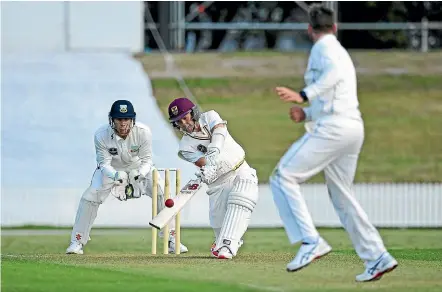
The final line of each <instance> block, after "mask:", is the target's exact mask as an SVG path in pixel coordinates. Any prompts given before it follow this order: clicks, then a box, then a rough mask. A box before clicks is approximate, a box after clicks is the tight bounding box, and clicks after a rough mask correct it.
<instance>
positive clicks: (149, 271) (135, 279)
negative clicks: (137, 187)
mask: <svg viewBox="0 0 442 292" xmlns="http://www.w3.org/2000/svg"><path fill="white" fill-rule="evenodd" d="M8 231H9V232H11V231H10V230H3V232H2V243H1V247H2V258H1V259H2V281H1V288H2V291H5V292H6V291H44V292H51V291H57V292H58V291H103V292H111V291H124V292H130V291H223V292H227V291H361V290H362V291H367V290H369V291H374V290H376V291H400V292H402V291H442V276H441V275H442V233H441V230H440V229H439V230H433V229H422V230H418V229H406V230H399V229H383V230H381V231H380V232H381V235H382V236H383V238H384V240H385V243H386V245H387V246H388V247H389V249H390V251H391V253H392V254H393V256H395V257H396V258H397V260H398V262H399V267H398V268H397V269H396V270H395V271H393V272H392V273H390V274H387V275H385V276H384V277H383V279H382V280H381V281H377V282H372V283H356V282H355V281H354V277H355V275H356V274H358V273H359V272H361V271H362V262H361V261H360V260H359V258H358V257H357V256H356V255H355V253H354V251H353V249H352V246H351V243H350V241H349V239H348V237H347V235H346V233H345V232H344V231H343V230H341V229H322V230H320V232H321V234H322V235H323V237H324V238H325V239H326V240H328V241H329V243H330V244H331V245H332V246H333V248H334V251H333V252H332V253H331V254H330V255H328V256H326V257H324V258H322V259H320V260H318V261H317V262H315V263H312V264H311V265H310V266H309V267H307V268H305V269H303V270H301V271H299V272H296V273H287V272H286V271H285V266H286V264H287V262H288V261H290V260H291V259H292V257H293V256H294V254H295V251H296V249H297V247H293V246H290V245H289V244H288V242H287V238H286V235H285V232H284V231H283V229H250V230H249V231H248V233H247V234H246V236H245V238H244V239H245V244H244V246H243V247H242V248H241V249H240V254H239V255H238V257H237V258H235V259H234V260H231V261H220V260H217V259H214V258H211V257H209V248H210V244H211V242H212V238H213V236H212V231H211V230H209V229H184V230H183V233H182V236H183V242H184V243H185V244H186V245H187V246H188V247H189V249H190V252H189V253H187V254H185V255H180V256H176V255H157V256H152V255H150V229H145V230H143V229H138V230H98V229H94V230H92V235H91V236H92V241H90V242H89V244H88V245H87V247H86V249H85V254H84V255H82V256H78V255H65V254H64V251H65V249H66V247H67V244H68V242H69V232H70V231H69V230H33V232H45V233H42V234H40V235H37V234H35V235H28V236H19V235H11V234H7V232H8ZM13 231H15V230H13ZM15 232H24V231H23V230H16V231H15ZM158 251H159V252H161V241H160V242H159V244H158Z"/></svg>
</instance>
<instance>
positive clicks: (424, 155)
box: [145, 64, 442, 183]
mask: <svg viewBox="0 0 442 292" xmlns="http://www.w3.org/2000/svg"><path fill="white" fill-rule="evenodd" d="M145 66H147V67H149V64H145ZM427 67H428V64H427ZM213 70H214V71H216V69H215V68H213ZM429 74H430V75H427V76H423V75H396V76H395V75H373V74H361V75H360V76H359V81H358V86H359V99H360V103H361V111H362V113H363V116H364V119H365V126H366V139H365V145H364V147H363V150H362V153H361V157H360V162H359V168H358V171H357V174H356V179H355V180H356V182H440V181H441V178H442V151H440V149H441V145H442V79H441V77H440V75H435V74H433V75H432V74H431V73H429ZM298 76H299V75H298ZM152 82H153V88H154V94H155V97H156V98H157V101H158V105H159V107H160V108H161V110H162V111H163V112H164V113H166V112H167V105H168V103H169V102H170V101H171V100H173V98H176V97H180V96H182V95H183V93H182V90H181V89H180V87H179V86H178V84H177V82H176V81H175V80H174V79H170V78H165V79H161V78H160V79H153V81H152ZM186 83H187V84H188V86H189V88H190V90H191V91H192V93H193V94H194V95H195V96H196V97H197V99H198V103H199V104H200V106H201V107H202V108H203V110H210V109H215V110H216V111H218V112H219V113H220V114H221V116H222V117H223V118H224V119H226V120H227V121H228V127H229V130H230V132H231V134H232V135H233V136H234V137H235V139H236V140H237V141H238V142H239V143H240V144H242V145H243V146H244V148H245V149H246V153H247V160H248V161H249V163H250V164H251V165H252V166H253V167H254V168H256V169H257V171H258V176H259V179H260V182H261V183H265V182H267V181H268V177H269V175H270V174H271V172H272V170H273V168H274V166H275V165H276V164H277V162H278V160H279V159H280V157H281V156H282V155H283V154H284V152H285V151H286V150H287V149H288V147H289V146H290V145H291V143H292V142H293V141H295V140H296V139H297V138H299V137H300V136H301V135H302V133H303V132H304V126H303V124H294V123H293V122H291V121H290V120H289V118H288V111H289V108H290V105H289V104H284V103H282V102H280V101H279V98H278V97H277V96H276V94H275V93H274V92H273V89H274V87H275V86H278V85H285V86H290V87H293V88H302V85H303V80H302V78H299V77H298V78H289V77H273V76H272V75H268V76H266V77H259V76H258V77H257V76H253V75H251V76H245V77H244V76H243V77H235V78H234V77H229V78H201V77H198V78H194V77H192V78H186ZM321 181H323V178H322V176H317V177H315V178H314V179H313V180H312V182H321Z"/></svg>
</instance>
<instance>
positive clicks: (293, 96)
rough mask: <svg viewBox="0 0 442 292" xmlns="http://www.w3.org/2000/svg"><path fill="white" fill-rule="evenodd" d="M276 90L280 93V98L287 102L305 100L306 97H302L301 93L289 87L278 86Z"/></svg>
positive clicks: (301, 101)
mask: <svg viewBox="0 0 442 292" xmlns="http://www.w3.org/2000/svg"><path fill="white" fill-rule="evenodd" d="M275 91H276V94H278V95H279V98H280V99H281V100H283V101H285V102H296V103H303V102H304V99H303V98H302V96H301V95H299V93H297V92H296V91H293V90H291V89H289V88H287V87H276V88H275Z"/></svg>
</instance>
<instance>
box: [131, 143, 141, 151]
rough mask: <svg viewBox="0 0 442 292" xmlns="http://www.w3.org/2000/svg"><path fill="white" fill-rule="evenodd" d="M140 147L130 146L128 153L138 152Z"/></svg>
mask: <svg viewBox="0 0 442 292" xmlns="http://www.w3.org/2000/svg"><path fill="white" fill-rule="evenodd" d="M139 149H140V146H136V145H135V146H130V153H134V152H138V150H139Z"/></svg>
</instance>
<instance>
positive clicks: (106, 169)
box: [94, 135, 116, 179]
mask: <svg viewBox="0 0 442 292" xmlns="http://www.w3.org/2000/svg"><path fill="white" fill-rule="evenodd" d="M94 143H95V154H96V159H97V164H98V167H99V168H100V169H101V171H102V172H103V174H104V175H106V176H107V177H109V178H111V179H114V177H115V173H116V170H115V168H113V167H112V165H111V162H112V156H111V154H110V153H109V152H108V150H107V148H106V146H105V145H104V143H103V142H102V141H100V138H99V137H98V136H97V135H95V137H94Z"/></svg>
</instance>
